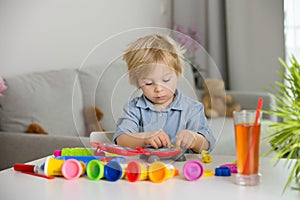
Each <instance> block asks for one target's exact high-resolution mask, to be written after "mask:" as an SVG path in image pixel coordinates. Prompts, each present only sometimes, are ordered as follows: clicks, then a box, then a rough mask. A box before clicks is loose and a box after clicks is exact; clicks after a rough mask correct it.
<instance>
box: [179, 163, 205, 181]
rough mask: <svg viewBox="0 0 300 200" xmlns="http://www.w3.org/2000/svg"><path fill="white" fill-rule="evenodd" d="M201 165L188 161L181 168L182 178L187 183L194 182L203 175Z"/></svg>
mask: <svg viewBox="0 0 300 200" xmlns="http://www.w3.org/2000/svg"><path fill="white" fill-rule="evenodd" d="M203 172H204V169H203V166H202V163H201V162H200V161H198V160H189V161H188V162H186V163H185V164H184V166H183V174H184V177H185V178H186V179H187V180H189V181H196V180H198V179H200V178H201V177H202V175H203Z"/></svg>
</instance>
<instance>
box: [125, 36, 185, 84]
mask: <svg viewBox="0 0 300 200" xmlns="http://www.w3.org/2000/svg"><path fill="white" fill-rule="evenodd" d="M183 53H184V49H183V48H182V47H181V46H180V45H179V44H178V43H176V42H175V41H174V40H173V39H172V38H171V37H169V36H168V35H161V34H153V35H148V36H145V37H142V38H139V39H137V40H136V41H134V42H132V43H131V44H130V46H129V48H128V49H127V50H126V51H125V53H124V56H123V59H124V60H125V61H126V63H127V66H128V71H129V81H130V83H131V84H133V85H135V86H137V87H138V77H140V76H141V75H142V74H143V73H145V72H146V73H147V71H145V66H147V65H151V64H157V63H159V64H164V65H167V66H168V67H170V68H172V69H173V70H174V71H175V73H176V75H177V76H180V75H181V74H182V73H183ZM148 69H149V68H148Z"/></svg>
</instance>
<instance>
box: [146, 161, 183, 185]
mask: <svg viewBox="0 0 300 200" xmlns="http://www.w3.org/2000/svg"><path fill="white" fill-rule="evenodd" d="M148 175H149V179H150V181H152V182H154V183H161V182H163V181H165V180H167V179H168V178H171V177H173V176H177V175H178V170H177V169H175V168H174V166H173V165H166V164H165V163H163V162H160V161H158V162H154V163H151V164H150V165H149V168H148Z"/></svg>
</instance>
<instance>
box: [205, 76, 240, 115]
mask: <svg viewBox="0 0 300 200" xmlns="http://www.w3.org/2000/svg"><path fill="white" fill-rule="evenodd" d="M203 88H204V90H205V95H204V97H203V98H202V100H201V101H202V104H203V106H204V111H205V115H206V116H207V117H208V118H214V117H221V116H226V117H232V115H233V111H239V110H241V105H240V104H238V103H235V104H233V103H232V96H231V95H229V94H226V93H225V85H224V82H223V81H222V80H219V79H205V80H204V81H203Z"/></svg>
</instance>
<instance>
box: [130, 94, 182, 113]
mask: <svg viewBox="0 0 300 200" xmlns="http://www.w3.org/2000/svg"><path fill="white" fill-rule="evenodd" d="M181 98H182V92H181V91H180V90H178V89H176V91H175V98H174V100H173V102H172V103H171V104H170V105H169V106H168V108H167V109H165V110H164V111H169V110H171V109H172V110H182V106H181V104H180V101H181ZM136 106H137V107H140V108H143V109H151V110H153V111H157V109H156V108H155V106H154V105H153V104H152V103H151V102H150V101H149V100H148V99H147V98H146V97H145V95H144V94H142V96H141V97H140V98H139V99H138V101H137V103H136Z"/></svg>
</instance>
